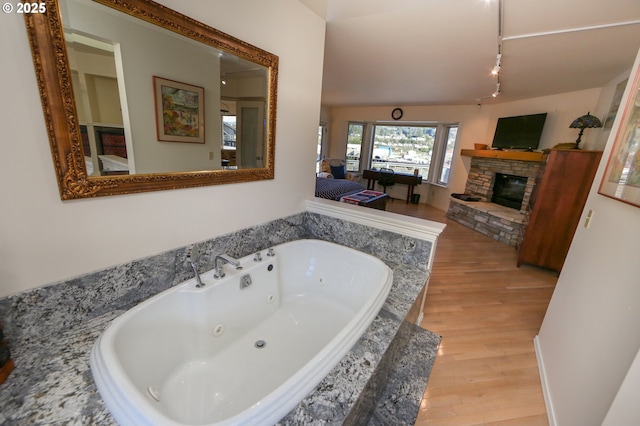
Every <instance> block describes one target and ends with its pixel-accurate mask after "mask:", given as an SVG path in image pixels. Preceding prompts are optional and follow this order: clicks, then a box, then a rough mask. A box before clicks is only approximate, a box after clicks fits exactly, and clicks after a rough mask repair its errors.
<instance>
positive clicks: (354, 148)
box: [346, 123, 364, 172]
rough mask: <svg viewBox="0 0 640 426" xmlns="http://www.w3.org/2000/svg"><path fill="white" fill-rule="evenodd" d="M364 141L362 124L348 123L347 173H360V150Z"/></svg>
mask: <svg viewBox="0 0 640 426" xmlns="http://www.w3.org/2000/svg"><path fill="white" fill-rule="evenodd" d="M363 139H364V124H362V123H349V132H348V133H347V156H346V159H347V171H349V172H359V171H360V152H361V149H362V141H363Z"/></svg>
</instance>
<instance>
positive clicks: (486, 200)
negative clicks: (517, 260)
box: [447, 151, 540, 246]
mask: <svg viewBox="0 0 640 426" xmlns="http://www.w3.org/2000/svg"><path fill="white" fill-rule="evenodd" d="M490 152H492V151H490ZM539 166H540V163H539V161H529V160H519V159H511V158H494V157H491V158H487V157H472V158H471V168H470V169H469V176H468V177H467V182H466V185H465V191H464V192H465V194H470V195H473V196H477V197H480V199H481V200H480V201H477V202H471V201H463V200H460V199H456V198H451V203H450V206H449V210H448V212H447V217H449V218H450V219H452V220H455V221H456V222H459V223H461V224H463V225H465V226H467V227H469V228H472V229H474V230H476V231H478V232H481V233H483V234H485V235H488V236H490V237H492V238H493V239H495V240H498V241H501V242H503V243H506V244H509V245H512V246H517V245H518V243H519V242H520V240H521V239H522V235H523V230H524V225H525V219H526V216H525V213H526V212H527V206H528V205H529V199H530V198H531V192H532V191H533V187H534V186H535V181H536V175H537V173H538V168H539ZM499 175H506V176H515V177H518V178H520V180H521V182H522V185H523V186H524V188H523V191H522V200H521V202H520V203H519V205H518V204H513V202H512V203H511V204H512V205H511V206H510V207H507V206H504V205H501V204H504V203H500V204H497V203H493V202H492V199H493V198H494V188H495V186H494V185H495V183H496V176H499Z"/></svg>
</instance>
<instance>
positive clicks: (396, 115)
mask: <svg viewBox="0 0 640 426" xmlns="http://www.w3.org/2000/svg"><path fill="white" fill-rule="evenodd" d="M402 114H403V113H402V108H395V109H394V110H393V111H391V118H393V119H394V120H400V119H401V118H402Z"/></svg>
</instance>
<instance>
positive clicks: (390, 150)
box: [370, 124, 458, 185]
mask: <svg viewBox="0 0 640 426" xmlns="http://www.w3.org/2000/svg"><path fill="white" fill-rule="evenodd" d="M457 130H458V126H457V125H445V124H428V125H427V124H425V125H412V126H407V125H404V126H396V125H375V126H373V137H372V143H371V161H370V166H371V167H373V168H381V167H387V168H390V169H393V170H394V171H395V172H397V173H414V171H415V170H416V169H417V170H418V173H419V174H421V175H422V178H423V181H424V182H430V183H434V184H437V185H447V183H448V181H449V173H450V170H451V162H452V160H453V150H454V148H455V143H456V137H457Z"/></svg>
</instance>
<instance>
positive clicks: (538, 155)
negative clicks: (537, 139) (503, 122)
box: [460, 149, 544, 162]
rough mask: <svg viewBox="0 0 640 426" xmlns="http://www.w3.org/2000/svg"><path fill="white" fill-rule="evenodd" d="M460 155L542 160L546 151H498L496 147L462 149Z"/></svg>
mask: <svg viewBox="0 0 640 426" xmlns="http://www.w3.org/2000/svg"><path fill="white" fill-rule="evenodd" d="M460 155H463V156H465V157H482V158H499V159H503V160H520V161H536V162H541V161H542V157H543V156H544V153H542V152H526V151H498V150H496V149H483V150H476V149H462V150H460Z"/></svg>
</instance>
